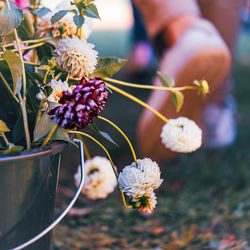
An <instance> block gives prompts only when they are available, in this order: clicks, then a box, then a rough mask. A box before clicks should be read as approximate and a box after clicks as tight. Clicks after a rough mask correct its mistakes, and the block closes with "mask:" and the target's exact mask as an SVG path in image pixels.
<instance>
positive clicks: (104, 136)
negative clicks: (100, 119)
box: [89, 122, 119, 147]
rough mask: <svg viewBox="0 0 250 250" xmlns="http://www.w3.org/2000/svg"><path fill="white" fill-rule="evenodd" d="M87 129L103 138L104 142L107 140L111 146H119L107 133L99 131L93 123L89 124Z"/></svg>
mask: <svg viewBox="0 0 250 250" xmlns="http://www.w3.org/2000/svg"><path fill="white" fill-rule="evenodd" d="M89 127H90V128H92V129H93V130H94V131H95V132H96V133H97V134H99V135H101V136H102V137H103V138H105V139H106V140H108V141H109V142H111V143H112V144H114V145H116V146H117V147H119V145H118V144H117V143H116V142H115V141H114V140H113V139H112V138H111V136H110V135H109V134H108V133H106V132H103V131H101V130H99V129H98V128H97V126H96V124H95V123H94V122H93V123H91V124H89Z"/></svg>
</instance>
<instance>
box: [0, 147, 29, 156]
mask: <svg viewBox="0 0 250 250" xmlns="http://www.w3.org/2000/svg"><path fill="white" fill-rule="evenodd" d="M23 149H24V147H23V146H16V145H11V146H10V147H9V148H8V149H6V150H4V151H3V152H2V154H4V155H16V154H18V153H21V152H22V151H23Z"/></svg>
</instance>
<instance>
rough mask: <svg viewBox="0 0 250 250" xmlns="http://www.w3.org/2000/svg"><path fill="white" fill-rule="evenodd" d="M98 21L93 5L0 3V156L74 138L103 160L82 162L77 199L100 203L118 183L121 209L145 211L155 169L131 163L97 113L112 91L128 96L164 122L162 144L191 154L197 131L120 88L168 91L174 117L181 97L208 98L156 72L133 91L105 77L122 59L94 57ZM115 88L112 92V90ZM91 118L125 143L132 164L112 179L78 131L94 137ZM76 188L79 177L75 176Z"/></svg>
mask: <svg viewBox="0 0 250 250" xmlns="http://www.w3.org/2000/svg"><path fill="white" fill-rule="evenodd" d="M95 18H100V17H99V13H98V9H97V7H96V5H95V1H94V0H74V1H72V2H71V1H70V0H68V1H64V2H63V4H61V5H59V6H58V7H57V8H56V10H55V11H51V10H49V9H47V8H45V7H42V6H41V5H40V1H39V0H30V1H18V0H15V1H10V0H5V1H0V37H1V40H0V88H1V91H0V98H1V100H2V103H1V106H0V134H1V140H0V154H1V156H2V157H4V156H6V155H9V154H18V153H21V152H23V151H26V150H30V149H32V148H39V147H43V146H45V145H46V144H49V143H52V142H54V141H58V140H64V141H67V142H71V141H72V139H73V138H74V137H75V136H77V137H78V138H79V139H81V140H83V138H84V142H85V138H88V139H90V140H92V141H93V142H95V143H97V144H98V145H99V146H100V147H101V148H102V149H103V150H104V152H105V153H106V155H107V158H108V159H107V158H104V157H100V156H95V157H94V158H93V159H91V157H90V156H89V155H90V154H89V152H88V149H87V145H86V144H85V154H86V156H87V158H88V160H87V161H86V164H85V176H86V181H85V185H84V188H83V189H82V193H84V194H85V195H86V196H87V197H88V198H91V199H97V198H105V197H106V196H107V195H108V194H109V193H110V192H112V191H113V190H114V188H115V186H116V185H117V183H118V187H119V189H120V191H121V195H122V200H123V202H124V205H125V206H126V207H127V208H130V207H135V208H138V209H139V210H142V211H145V210H146V211H149V212H151V211H152V209H153V208H154V207H155V205H156V196H155V193H154V190H155V189H157V188H158V187H159V186H160V185H161V183H162V181H163V180H162V179H161V177H160V169H159V166H158V164H157V163H156V162H154V161H152V160H151V159H148V158H144V159H137V157H136V154H135V151H134V149H133V146H132V144H131V143H130V141H129V139H128V137H127V136H126V135H125V133H124V132H123V131H122V130H121V129H120V128H119V127H118V126H117V125H116V124H114V123H113V122H112V121H110V120H108V119H107V118H105V117H103V116H101V115H100V113H101V111H102V110H103V109H104V108H105V104H106V101H107V99H108V97H109V95H111V94H112V91H115V92H118V93H119V94H121V95H124V96H126V97H127V98H130V99H131V100H133V101H135V102H136V103H138V104H140V105H142V106H143V107H144V108H147V109H149V110H150V111H152V112H153V113H154V114H155V115H156V116H158V117H159V119H161V120H163V121H164V122H165V125H164V126H163V129H162V133H161V138H159V140H160V139H161V140H162V143H163V144H164V145H165V146H166V147H167V148H169V149H171V150H173V151H176V152H192V151H194V150H196V149H198V148H199V147H200V145H201V140H202V132H201V129H200V128H199V127H198V126H197V125H196V124H195V123H194V122H193V121H191V120H189V119H187V118H185V117H179V118H177V119H169V120H168V119H167V118H166V117H165V116H163V115H162V114H160V113H159V112H158V111H157V110H155V109H153V108H152V107H150V106H149V105H148V104H146V103H145V102H143V101H142V100H139V99H138V98H137V97H135V96H133V95H131V94H129V93H128V92H126V91H124V90H122V89H121V88H119V85H122V86H126V87H128V88H129V87H132V88H142V89H158V90H160V91H169V92H170V93H171V94H172V96H173V104H174V105H175V106H176V109H177V111H179V110H180V109H181V107H182V105H183V101H184V96H183V94H182V91H184V90H186V89H189V90H195V91H198V94H204V95H205V94H206V93H208V84H207V82H206V81H205V80H200V81H198V80H197V81H195V82H194V83H193V84H192V85H190V86H185V87H181V88H180V87H179V88H177V87H174V80H173V79H172V78H171V77H170V76H166V75H164V74H162V73H160V72H158V73H157V74H158V77H159V78H160V80H161V83H162V86H152V85H138V84H133V83H127V82H123V81H119V80H116V79H113V78H112V75H113V74H115V73H116V72H117V71H118V70H119V69H120V68H121V67H122V66H123V65H124V64H125V63H126V60H124V59H120V58H114V57H106V58H99V57H98V52H97V51H96V50H95V49H94V45H93V44H91V43H88V41H87V39H88V36H89V34H90V33H91V31H92V20H93V19H95ZM117 86H118V87H117ZM95 119H100V120H102V121H104V122H107V123H108V124H110V125H111V126H113V127H114V128H115V129H117V130H118V131H119V132H120V133H121V135H122V136H123V137H124V138H125V140H126V141H127V143H128V145H129V147H130V149H131V153H132V155H133V158H134V162H133V163H132V164H131V165H129V166H126V167H124V168H123V170H122V172H120V173H119V174H118V173H117V169H116V167H115V165H114V163H113V161H112V158H111V157H110V155H109V153H108V151H107V149H106V147H105V146H104V145H103V144H101V143H100V142H99V141H98V140H97V139H96V138H94V137H93V136H91V135H89V134H88V133H86V132H85V131H84V128H85V127H87V126H89V127H91V128H92V129H93V130H94V131H95V132H96V133H97V134H99V135H101V136H103V137H105V138H106V139H107V140H109V141H111V142H113V140H112V139H111V136H109V135H108V134H107V133H105V132H103V131H100V130H99V129H98V128H97V126H96V125H95V123H94V120H95ZM75 180H76V183H78V182H79V173H76V175H75Z"/></svg>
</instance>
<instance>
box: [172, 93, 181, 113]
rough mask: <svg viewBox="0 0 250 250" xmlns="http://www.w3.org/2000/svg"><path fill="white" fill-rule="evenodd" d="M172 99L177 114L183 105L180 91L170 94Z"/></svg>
mask: <svg viewBox="0 0 250 250" xmlns="http://www.w3.org/2000/svg"><path fill="white" fill-rule="evenodd" d="M172 99H173V103H174V105H175V107H176V112H179V111H180V109H181V107H182V105H183V102H184V96H183V94H182V93H181V92H180V91H177V90H175V91H174V92H173V93H172Z"/></svg>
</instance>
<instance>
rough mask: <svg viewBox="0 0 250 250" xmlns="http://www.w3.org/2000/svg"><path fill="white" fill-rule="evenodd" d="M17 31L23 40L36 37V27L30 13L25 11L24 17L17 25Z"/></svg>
mask: <svg viewBox="0 0 250 250" xmlns="http://www.w3.org/2000/svg"><path fill="white" fill-rule="evenodd" d="M17 33H18V36H19V37H20V38H21V39H22V40H29V39H32V38H33V37H34V35H35V29H34V25H33V20H32V16H31V14H30V13H24V19H23V20H22V22H21V23H20V25H19V26H18V27H17Z"/></svg>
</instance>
